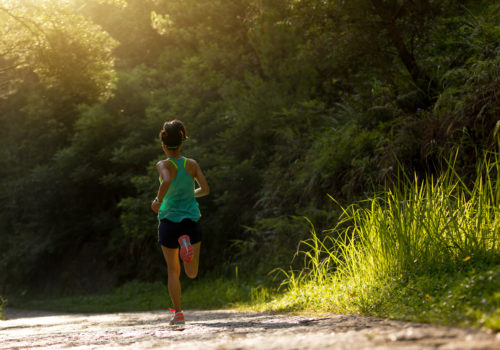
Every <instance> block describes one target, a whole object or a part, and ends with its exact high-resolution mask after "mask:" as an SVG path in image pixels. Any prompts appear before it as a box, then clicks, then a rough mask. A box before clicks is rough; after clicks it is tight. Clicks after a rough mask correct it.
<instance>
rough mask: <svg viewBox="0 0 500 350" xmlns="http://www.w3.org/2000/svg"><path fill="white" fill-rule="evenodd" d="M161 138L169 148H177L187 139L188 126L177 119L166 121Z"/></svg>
mask: <svg viewBox="0 0 500 350" xmlns="http://www.w3.org/2000/svg"><path fill="white" fill-rule="evenodd" d="M160 139H161V141H162V142H163V144H164V145H165V146H167V148H168V149H177V148H178V147H179V146H180V145H181V143H182V142H183V141H185V140H186V139H187V130H186V127H185V126H184V124H182V122H181V121H180V120H177V119H174V120H171V121H168V122H165V124H163V129H162V130H161V131H160Z"/></svg>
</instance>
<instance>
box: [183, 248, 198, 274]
mask: <svg viewBox="0 0 500 350" xmlns="http://www.w3.org/2000/svg"><path fill="white" fill-rule="evenodd" d="M200 247H201V242H198V243H195V244H193V260H191V262H190V263H187V262H185V261H184V272H186V275H187V276H188V277H189V278H196V276H198V265H199V262H200Z"/></svg>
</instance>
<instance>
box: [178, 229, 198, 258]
mask: <svg viewBox="0 0 500 350" xmlns="http://www.w3.org/2000/svg"><path fill="white" fill-rule="evenodd" d="M178 241H179V244H180V246H181V250H180V252H179V253H180V255H181V259H182V261H184V262H187V263H190V262H191V261H192V260H193V253H194V251H193V246H192V245H191V241H190V240H189V236H188V235H184V236H180V237H179V240H178Z"/></svg>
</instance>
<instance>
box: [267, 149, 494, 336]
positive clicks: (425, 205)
mask: <svg viewBox="0 0 500 350" xmlns="http://www.w3.org/2000/svg"><path fill="white" fill-rule="evenodd" d="M342 210H343V214H342V216H341V217H340V219H339V221H338V223H337V225H336V226H335V227H334V228H333V229H332V230H330V231H328V232H326V234H325V235H324V236H323V237H320V236H319V235H318V234H317V233H316V232H315V231H314V228H313V229H312V231H311V232H312V237H311V238H310V239H309V240H307V241H304V242H302V245H301V248H300V251H299V253H298V255H301V256H302V257H303V258H304V268H303V270H301V271H292V270H291V271H282V272H283V273H284V274H285V277H286V278H285V281H284V283H283V284H284V286H285V287H286V290H287V292H286V293H285V294H284V296H283V297H281V298H278V299H275V300H274V301H273V302H271V303H269V304H267V305H265V306H264V308H267V309H278V310H295V309H305V310H320V311H334V312H361V313H364V314H371V315H379V316H386V317H391V316H392V317H396V318H403V319H412V320H420V321H430V322H437V323H445V324H475V325H486V326H488V327H490V328H494V329H498V328H499V327H500V293H499V291H500V269H499V262H500V240H499V238H500V215H499V214H500V163H499V158H498V156H496V157H493V161H488V160H485V161H484V162H483V163H482V164H481V165H480V166H479V167H478V172H477V177H476V179H475V181H473V183H472V185H470V186H467V185H466V184H465V182H464V181H463V180H462V179H461V178H460V177H459V176H458V175H457V173H456V172H455V170H454V167H453V166H452V165H451V166H450V167H449V170H448V171H447V172H446V173H445V174H443V175H442V176H441V177H439V178H438V179H432V178H428V179H425V180H423V181H420V180H419V179H417V178H415V179H413V180H412V181H410V180H408V179H406V180H404V181H399V183H397V184H396V185H395V186H393V187H392V188H391V189H388V190H387V191H385V192H383V193H381V194H379V195H376V196H374V197H373V198H371V199H369V200H367V201H364V202H361V203H358V204H355V205H352V206H350V207H348V208H344V209H342ZM476 277H477V278H476ZM450 293H451V294H450ZM450 295H451V296H450ZM450 303H451V304H452V305H450Z"/></svg>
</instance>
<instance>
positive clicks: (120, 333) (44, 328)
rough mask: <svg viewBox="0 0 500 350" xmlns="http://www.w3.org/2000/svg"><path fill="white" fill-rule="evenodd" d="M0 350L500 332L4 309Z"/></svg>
mask: <svg viewBox="0 0 500 350" xmlns="http://www.w3.org/2000/svg"><path fill="white" fill-rule="evenodd" d="M3 314H4V318H6V320H2V321H0V349H2V350H3V349H62V348H66V349H68V348H69V349H111V348H120V349H154V348H161V349H179V346H180V345H182V348H183V349H203V350H215V349H218V350H247V349H248V350H250V349H252V350H254V349H264V350H274V349H297V350H298V349H334V350H335V349H348V350H358V349H359V350H364V349H377V350H383V349H391V350H396V349H404V350H417V349H418V350H426V349H433V350H436V349H439V350H458V349H460V350H462V349H464V350H479V349H481V350H500V333H493V332H485V331H479V330H473V329H464V328H450V327H437V326H433V325H428V324H420V323H409V322H399V321H392V320H382V319H374V318H369V317H363V316H358V315H323V316H321V317H312V316H299V315H287V314H285V315H284V314H271V313H258V312H240V311H235V310H211V311H198V310H188V311H185V316H186V320H187V322H186V325H185V326H184V327H182V328H171V327H169V325H168V321H169V318H170V315H169V313H168V312H165V311H148V312H126V313H109V314H61V313H51V312H44V311H26V310H14V309H6V310H4V311H3Z"/></svg>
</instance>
